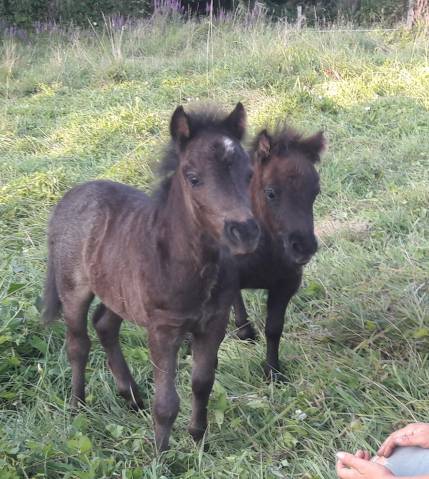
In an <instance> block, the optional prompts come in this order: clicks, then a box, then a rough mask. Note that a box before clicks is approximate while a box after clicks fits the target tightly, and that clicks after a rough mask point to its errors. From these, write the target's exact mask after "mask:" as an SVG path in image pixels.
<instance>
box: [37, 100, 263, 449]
mask: <svg viewBox="0 0 429 479" xmlns="http://www.w3.org/2000/svg"><path fill="white" fill-rule="evenodd" d="M244 129H245V111H244V108H243V106H242V105H241V104H240V103H239V104H238V105H237V106H236V108H235V109H234V110H233V111H232V113H231V114H230V115H229V116H225V115H222V116H221V115H219V114H216V113H213V112H212V113H207V112H205V113H204V112H200V113H198V112H194V113H185V111H184V110H183V108H182V107H178V108H177V109H176V111H175V112H174V114H173V116H172V119H171V123H170V132H171V136H172V141H171V143H170V147H169V149H168V151H167V154H166V158H165V159H164V173H165V175H166V177H165V179H164V181H163V183H162V184H161V187H160V190H159V191H158V193H157V194H156V195H155V196H154V197H149V196H147V195H145V194H144V193H143V192H141V191H139V190H137V189H135V188H131V187H129V186H126V185H123V184H120V183H114V182H111V181H92V182H89V183H85V184H82V185H80V186H77V187H75V188H73V189H72V190H70V191H69V192H68V193H66V194H65V195H64V197H63V198H62V199H61V201H60V202H59V203H58V205H57V206H56V208H55V210H54V212H53V214H52V217H51V220H50V224H49V234H48V237H49V258H48V274H47V280H46V286H45V298H44V301H45V310H44V316H45V319H46V320H47V321H50V320H53V319H54V318H55V317H56V316H57V315H58V313H59V310H60V307H62V310H63V315H64V321H65V323H66V325H67V350H68V357H69V360H70V363H71V368H72V405H76V404H77V402H79V401H80V402H84V400H85V376H84V372H85V365H86V363H87V359H88V354H89V349H90V340H89V337H88V334H87V313H88V308H89V305H90V303H91V301H92V300H93V298H94V296H95V295H97V296H98V297H99V298H100V300H101V301H102V304H101V305H100V306H99V307H98V309H97V310H96V312H95V315H94V318H93V321H94V326H95V329H96V331H97V334H98V336H99V338H100V341H101V343H102V345H103V347H104V349H105V352H106V354H107V358H108V363H109V366H110V369H111V371H112V373H113V376H114V377H115V380H116V383H117V386H118V389H119V392H120V393H121V394H122V395H123V396H125V397H126V398H127V399H129V400H130V401H131V402H132V404H133V405H134V406H137V407H138V406H141V405H142V400H141V396H140V393H139V390H138V387H137V385H136V382H135V381H134V379H133V377H132V376H131V373H130V370H129V368H128V365H127V363H126V361H125V359H124V356H123V354H122V351H121V348H120V345H119V340H118V338H119V329H120V326H121V323H122V320H123V319H126V320H128V321H131V322H134V323H137V324H139V325H143V326H145V327H146V328H147V330H148V337H149V349H150V353H151V357H152V361H153V364H154V376H155V400H154V406H153V419H154V424H155V441H156V447H157V449H158V450H159V451H162V450H165V449H166V448H167V447H168V442H169V436H170V432H171V428H172V425H173V422H174V420H175V419H176V416H177V413H178V410H179V397H178V395H177V392H176V388H175V375H176V364H177V352H178V349H179V346H180V344H181V342H182V339H183V337H184V335H185V333H187V332H191V333H192V334H193V370H192V392H193V400H192V418H191V422H190V426H189V432H190V433H191V434H192V436H193V437H194V439H196V440H198V439H200V438H201V437H202V436H203V434H204V431H205V430H206V427H207V403H208V399H209V395H210V392H211V389H212V386H213V381H214V373H215V368H216V364H217V352H218V348H219V345H220V343H221V341H222V339H223V337H224V334H225V328H226V324H227V318H228V312H229V309H230V307H231V304H232V301H233V295H234V291H233V289H232V288H230V281H231V280H230V276H231V274H230V272H229V271H230V270H231V268H230V267H229V266H228V263H229V262H230V258H231V256H230V253H233V254H241V253H248V252H251V251H253V250H254V249H255V247H256V244H257V241H258V238H259V228H258V226H257V223H256V222H255V220H254V219H253V215H252V212H251V209H250V201H249V199H248V193H247V188H248V181H249V179H250V165H249V158H248V155H247V154H246V153H245V152H244V150H243V149H242V147H241V145H240V140H241V138H242V136H243V134H244Z"/></svg>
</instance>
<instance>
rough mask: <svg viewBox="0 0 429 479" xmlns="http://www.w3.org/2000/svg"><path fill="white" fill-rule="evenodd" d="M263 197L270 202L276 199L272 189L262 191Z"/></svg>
mask: <svg viewBox="0 0 429 479" xmlns="http://www.w3.org/2000/svg"><path fill="white" fill-rule="evenodd" d="M264 193H265V197H266V198H267V199H268V200H270V201H272V200H274V198H275V197H276V192H275V191H274V188H265V189H264Z"/></svg>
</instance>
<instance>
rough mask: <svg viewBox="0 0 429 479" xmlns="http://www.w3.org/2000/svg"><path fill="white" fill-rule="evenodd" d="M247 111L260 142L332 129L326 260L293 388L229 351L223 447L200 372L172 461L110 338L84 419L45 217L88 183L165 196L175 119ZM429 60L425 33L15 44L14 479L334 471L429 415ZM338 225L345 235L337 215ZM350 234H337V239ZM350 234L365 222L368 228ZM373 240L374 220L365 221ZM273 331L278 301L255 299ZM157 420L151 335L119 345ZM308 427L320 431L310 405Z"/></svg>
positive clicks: (299, 323) (0, 81) (144, 33)
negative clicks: (198, 420)
mask: <svg viewBox="0 0 429 479" xmlns="http://www.w3.org/2000/svg"><path fill="white" fill-rule="evenodd" d="M197 99H200V100H207V99H209V100H215V101H216V102H217V103H219V104H222V105H224V106H225V108H231V107H232V106H233V105H234V104H235V103H236V102H237V101H238V100H241V101H243V103H244V104H245V106H246V107H247V109H248V112H249V124H250V134H251V133H253V132H255V131H256V130H257V129H258V128H260V127H262V126H265V125H270V124H274V123H275V122H276V121H277V120H279V119H284V118H287V119H289V121H290V122H291V123H293V124H294V125H295V126H296V127H297V128H300V129H303V130H304V131H305V132H312V131H315V130H317V129H319V128H323V129H324V130H325V131H326V134H327V137H328V138H329V144H330V146H329V150H328V153H327V154H326V155H325V157H324V158H323V161H322V163H321V165H320V173H321V181H322V195H321V196H320V198H319V199H318V200H317V207H316V223H317V224H318V226H319V228H320V229H321V230H322V233H323V234H322V240H321V248H320V251H319V253H318V254H317V257H316V258H315V259H314V260H313V261H312V263H311V264H310V266H309V267H307V269H306V272H305V279H304V285H303V288H302V289H301V291H300V293H299V294H298V295H297V296H296V297H295V299H294V300H293V303H292V304H291V306H290V307H289V310H288V312H287V321H286V326H285V333H284V338H283V341H282V344H281V359H282V363H283V365H284V370H285V374H286V376H287V377H288V382H287V383H286V384H282V385H270V384H267V383H266V382H265V381H264V379H263V374H262V362H263V358H264V351H265V344H264V340H261V341H260V342H259V343H258V344H256V345H248V344H243V343H240V342H238V341H236V340H235V339H234V338H233V335H232V332H233V328H232V326H231V329H230V331H229V334H228V336H227V338H226V340H225V341H224V343H223V345H222V347H221V353H220V362H219V370H218V374H217V382H216V385H215V389H214V393H213V395H212V399H211V403H210V429H209V432H208V435H207V443H208V446H209V450H208V451H207V452H204V450H203V448H202V447H198V446H195V445H194V444H193V443H192V441H191V439H190V437H189V436H188V434H187V433H186V425H187V421H188V418H189V414H190V359H189V358H187V357H186V356H185V355H183V357H182V359H181V364H180V373H179V376H178V389H179V394H180V396H181V399H182V403H181V412H180V415H179V417H178V420H177V422H176V424H175V428H174V432H173V437H172V449H171V451H170V452H169V453H167V454H165V456H164V457H163V458H162V459H161V460H159V459H154V446H153V432H152V424H151V419H150V415H149V414H148V413H146V412H143V413H139V414H135V413H133V412H131V411H129V410H128V409H127V408H126V407H125V404H124V402H123V401H122V400H121V399H119V398H118V397H117V396H116V392H115V387H114V384H113V380H112V378H111V376H110V373H109V371H108V369H107V367H106V365H105V358H104V354H103V352H102V350H101V347H100V345H99V343H98V341H97V340H96V338H95V335H94V332H93V330H91V337H92V338H93V348H92V354H91V357H90V363H89V366H88V371H87V381H88V395H89V397H88V405H87V407H86V409H85V410H82V411H81V413H80V414H79V415H78V416H77V417H72V416H71V411H70V408H69V399H70V369H69V366H68V362H67V358H66V355H65V351H64V327H63V324H62V323H61V322H59V323H57V324H55V325H54V326H53V328H52V329H50V330H48V329H45V328H44V327H43V326H42V324H41V323H40V318H39V312H38V309H37V307H36V305H37V304H38V301H39V299H38V298H39V296H40V294H41V287H42V283H43V278H44V273H45V267H46V245H45V240H46V235H45V230H46V222H47V218H48V214H49V210H50V208H51V206H52V205H53V204H55V202H56V201H57V200H58V199H59V198H60V197H61V195H62V194H63V193H64V192H65V191H66V190H67V189H68V188H69V187H71V186H72V185H74V184H76V183H77V182H80V181H86V180H89V179H93V178H112V179H116V180H119V181H124V182H127V183H130V184H133V185H137V186H140V187H143V188H145V189H149V188H150V187H151V185H152V184H153V181H154V175H153V171H155V168H154V166H155V164H156V161H157V159H158V158H159V156H160V145H162V144H163V143H164V142H165V141H166V140H167V132H168V120H169V115H170V114H171V113H172V111H173V109H174V108H175V106H176V105H177V104H179V103H183V104H185V105H186V104H187V103H189V102H194V101H196V100H197ZM428 108H429V62H428V47H427V38H426V37H425V36H424V34H423V33H420V32H418V31H414V32H406V31H403V30H397V31H387V32H383V31H374V32H356V31H355V32H347V31H346V32H344V31H341V30H340V29H335V28H333V29H332V30H330V31H326V32H322V33H320V32H316V31H312V30H310V29H308V30H302V31H296V30H294V29H291V28H285V27H284V26H282V25H280V24H279V25H270V24H268V23H265V22H264V21H263V20H261V19H260V20H258V21H257V22H256V23H255V24H253V25H250V26H244V25H243V24H242V23H241V22H240V21H239V20H237V19H236V20H235V21H234V22H230V23H225V24H215V25H209V24H208V22H207V21H201V22H195V21H189V22H187V23H182V22H180V21H174V20H166V19H164V18H155V19H153V20H152V21H151V22H146V23H143V24H140V25H137V26H135V27H133V28H129V29H127V30H126V31H124V32H123V33H120V32H115V31H112V30H109V29H106V30H105V31H104V32H101V33H95V32H91V33H88V32H82V31H77V30H76V31H69V32H66V33H62V34H55V35H52V36H39V37H36V38H34V39H33V41H32V42H31V43H28V44H21V43H19V42H16V41H14V40H13V39H3V40H2V43H1V45H0V228H1V234H0V318H1V320H0V408H1V413H0V470H1V471H2V472H1V477H2V479H12V478H17V477H19V478H21V477H22V478H30V477H31V478H36V477H39V478H42V477H46V478H85V479H87V478H127V479H129V478H141V477H144V478H161V477H164V478H172V477H180V478H216V479H219V478H221V479H222V478H231V477H232V478H234V477H236V478H240V479H241V478H255V477H257V478H278V477H280V478H281V477H284V478H302V479H304V478H307V479H308V478H315V479H316V478H317V479H319V478H323V479H328V478H334V477H335V473H334V454H335V451H337V450H339V449H345V450H354V449H355V448H357V447H360V448H362V447H367V448H369V449H370V450H372V451H374V450H375V449H376V447H377V445H378V444H379V442H380V441H381V440H382V439H383V437H384V436H385V435H386V434H387V433H388V432H389V431H391V430H392V428H394V427H396V426H398V425H400V424H403V423H406V422H409V421H414V420H423V421H429V412H428V411H429V399H428V398H429V367H428V366H429V365H428V353H429V314H428V310H429V308H428V271H429V258H428V251H429V241H428V232H429V222H428V204H429V181H428V171H429V150H428V138H429V114H428ZM328 220H330V221H333V222H334V224H335V225H336V227H335V228H333V229H332V228H331V229H330V230H329V231H328V230H327V229H326V228H325V225H326V224H327V221H328ZM338 225H340V226H338ZM355 225H358V226H359V225H360V226H359V227H358V228H356V227H355ZM362 225H364V227H362ZM246 300H247V304H248V310H249V313H250V316H251V318H252V320H253V321H254V322H255V324H256V325H257V328H258V329H259V331H260V333H261V334H262V332H263V325H264V314H265V295H264V293H263V292H256V293H246ZM122 343H123V347H124V350H125V353H126V356H127V358H128V360H129V363H130V366H131V368H132V370H133V372H134V374H135V376H136V379H137V381H138V383H139V384H140V385H141V387H142V390H143V393H144V396H145V397H146V398H147V401H146V402H147V404H148V405H150V401H151V397H152V393H153V385H152V380H151V365H150V361H149V359H148V350H147V345H146V340H145V332H144V331H143V330H137V329H135V328H134V327H132V326H131V325H125V327H123V331H122ZM300 411H301V412H304V413H305V415H306V416H305V418H303V416H302V415H301V412H300Z"/></svg>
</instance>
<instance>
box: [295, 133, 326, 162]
mask: <svg viewBox="0 0 429 479" xmlns="http://www.w3.org/2000/svg"><path fill="white" fill-rule="evenodd" d="M326 144H327V142H326V138H325V137H324V135H323V131H319V132H317V133H316V134H315V135H313V136H309V137H308V138H305V139H304V140H302V141H301V145H302V147H303V149H304V150H305V151H306V153H307V154H308V156H309V157H310V159H311V161H312V162H313V163H317V162H318V161H320V155H321V154H322V153H323V152H324V151H325V150H326Z"/></svg>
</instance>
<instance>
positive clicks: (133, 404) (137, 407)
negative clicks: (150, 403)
mask: <svg viewBox="0 0 429 479" xmlns="http://www.w3.org/2000/svg"><path fill="white" fill-rule="evenodd" d="M119 395H120V396H122V397H123V398H124V399H125V400H126V401H127V402H128V404H129V407H130V409H131V410H133V411H141V410H142V409H144V403H143V399H142V398H141V397H140V394H139V393H138V392H137V391H133V394H131V391H130V390H129V389H125V390H122V391H119Z"/></svg>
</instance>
